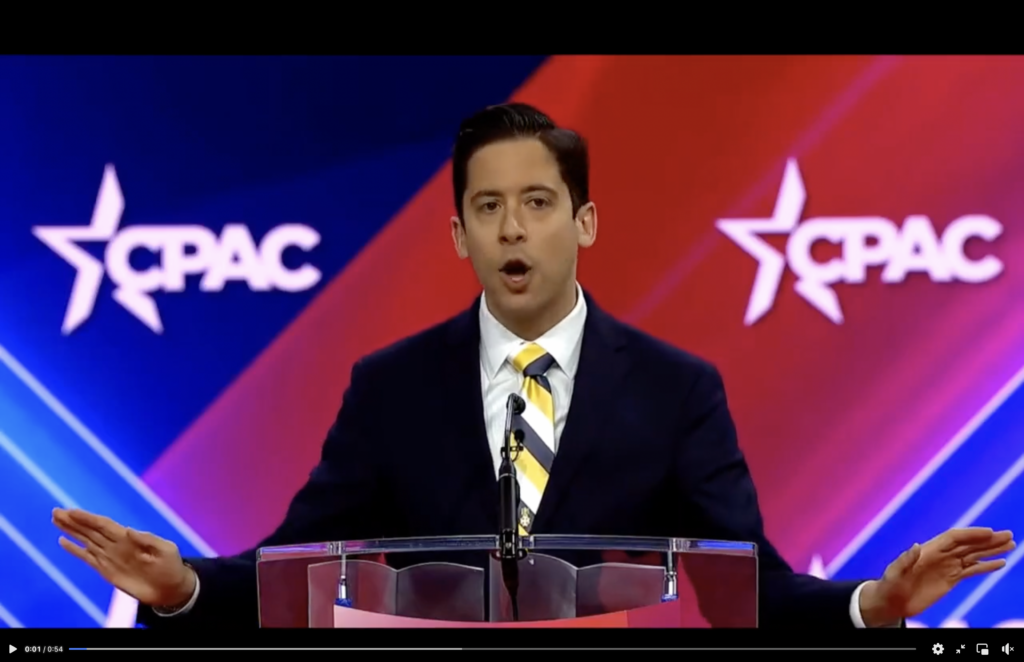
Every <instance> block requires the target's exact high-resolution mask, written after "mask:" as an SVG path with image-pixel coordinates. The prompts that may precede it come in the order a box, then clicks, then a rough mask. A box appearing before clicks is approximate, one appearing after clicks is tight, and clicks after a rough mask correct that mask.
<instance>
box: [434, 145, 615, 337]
mask: <svg viewBox="0 0 1024 662" xmlns="http://www.w3.org/2000/svg"><path fill="white" fill-rule="evenodd" d="M462 201H463V217H464V219H465V225H464V226H463V223H462V222H460V221H459V219H458V218H453V219H452V238H453V239H454V241H455V248H456V251H457V252H458V254H459V257H462V258H466V257H468V258H469V260H470V262H471V263H472V264H473V270H474V271H476V275H477V278H479V279H480V284H481V285H483V288H484V291H485V292H486V293H487V301H488V305H489V307H490V308H491V309H492V311H493V312H495V313H496V314H497V313H499V311H500V313H502V314H504V315H505V316H506V317H509V318H512V319H516V318H518V319H526V318H529V317H531V316H536V315H539V314H542V313H543V311H545V310H547V309H548V308H550V307H551V306H553V305H557V303H558V302H559V301H561V300H562V299H564V298H565V297H566V296H572V297H573V299H572V300H573V301H574V300H575V281H576V257H577V252H578V249H579V247H580V246H583V247H587V246H590V245H591V244H592V243H593V242H594V238H595V237H596V231H597V217H596V212H595V210H594V206H593V204H587V205H585V206H584V207H582V208H581V209H580V210H579V211H578V213H577V214H576V216H575V217H573V213H572V201H571V199H570V196H569V189H568V187H567V186H566V184H565V182H564V181H563V180H562V176H561V174H560V172H559V169H558V162H557V161H556V160H555V157H554V155H553V154H552V153H551V152H550V151H549V150H548V148H547V147H545V146H544V144H543V143H541V142H540V141H539V140H536V139H518V140H508V141H503V142H497V143H492V144H490V145H487V146H486V147H483V148H481V149H480V150H478V151H477V152H476V153H475V154H474V155H473V157H472V158H471V159H470V160H469V164H468V167H467V180H466V192H465V194H464V195H463V198H462ZM564 312H565V313H567V312H568V311H564ZM499 317H500V315H499Z"/></svg>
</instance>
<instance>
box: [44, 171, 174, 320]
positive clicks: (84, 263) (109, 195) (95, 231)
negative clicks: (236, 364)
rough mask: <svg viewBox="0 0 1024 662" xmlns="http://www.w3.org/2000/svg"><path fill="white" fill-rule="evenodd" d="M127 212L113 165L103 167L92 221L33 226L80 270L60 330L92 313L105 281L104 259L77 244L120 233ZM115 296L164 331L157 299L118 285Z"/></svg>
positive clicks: (54, 248)
mask: <svg viewBox="0 0 1024 662" xmlns="http://www.w3.org/2000/svg"><path fill="white" fill-rule="evenodd" d="M123 213H124V194H123V193H122V192H121V184H120V182H118V180H117V172H116V171H115V170H114V166H113V165H109V164H108V165H107V166H106V167H105V168H104V169H103V181H102V182H101V183H100V192H99V194H97V196H96V206H95V207H94V208H93V212H92V221H91V222H90V223H89V225H87V226H42V227H34V228H32V234H34V235H35V236H36V237H37V238H38V239H39V240H40V241H42V242H43V243H44V244H46V245H47V246H49V247H50V249H52V250H53V252H54V253H56V254H57V255H60V256H61V257H62V258H64V260H65V261H66V262H67V263H68V264H70V265H71V266H73V267H74V268H75V270H76V271H77V274H76V275H75V283H74V285H73V286H72V287H71V298H70V299H68V307H67V310H66V311H65V313H64V323H63V324H62V325H61V331H62V332H63V333H64V335H68V334H70V333H71V332H73V331H74V330H75V329H77V328H78V327H79V326H81V325H82V324H83V323H84V322H85V320H87V319H89V317H90V316H91V315H92V312H93V308H94V307H95V306H96V297H97V296H98V295H99V291H100V284H101V283H102V282H103V275H104V268H103V263H102V262H100V261H99V260H97V259H96V258H94V257H93V256H92V255H90V254H89V253H88V251H86V250H85V249H83V248H82V247H81V246H79V245H78V242H82V241H110V240H111V239H113V238H114V235H116V234H117V230H118V227H119V226H120V224H121V215H122V214H123ZM113 296H114V300H115V301H117V302H118V303H119V304H121V305H122V306H124V307H125V308H126V309H127V310H128V311H129V312H131V313H132V314H133V315H135V316H136V317H138V318H139V319H140V320H142V322H143V323H145V324H146V326H148V327H149V328H150V329H152V330H153V331H154V332H156V333H161V332H163V323H162V322H161V320H160V312H159V310H157V307H156V302H155V301H153V299H152V298H151V297H149V296H148V295H147V294H145V293H144V292H138V291H133V290H129V289H126V288H123V287H117V288H116V289H115V290H114V294H113Z"/></svg>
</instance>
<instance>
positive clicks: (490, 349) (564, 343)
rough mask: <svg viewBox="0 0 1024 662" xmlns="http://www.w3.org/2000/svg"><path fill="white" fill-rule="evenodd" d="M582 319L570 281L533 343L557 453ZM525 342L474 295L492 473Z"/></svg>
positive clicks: (856, 610)
mask: <svg viewBox="0 0 1024 662" xmlns="http://www.w3.org/2000/svg"><path fill="white" fill-rule="evenodd" d="M586 320H587V302H586V299H584V297H583V290H582V288H580V286H579V284H577V285H576V305H575V307H573V309H572V312H570V313H569V314H568V315H567V316H566V317H565V319H563V320H562V321H561V322H559V323H558V324H556V325H555V326H554V327H553V328H552V329H551V330H550V331H548V332H547V333H545V334H544V335H542V336H541V337H540V338H537V340H535V341H533V342H534V343H536V344H537V345H540V346H541V347H542V348H543V349H544V351H546V352H547V353H548V354H550V355H551V356H552V358H554V359H555V363H554V365H552V366H551V368H550V369H549V370H548V372H547V375H546V376H547V378H548V382H549V383H550V384H551V391H552V398H553V399H554V404H555V449H554V450H555V452H556V453H557V452H558V440H559V439H561V437H562V430H564V429H565V419H566V416H568V414H569V403H570V402H572V388H573V383H574V380H575V378H576V369H577V368H578V367H579V363H580V347H581V346H582V343H583V326H584V324H585V322H586ZM528 344H530V343H529V342H528V341H526V340H523V339H522V338H519V337H518V336H516V335H515V334H514V333H512V332H511V331H509V330H508V329H506V328H505V327H504V326H502V324H501V322H499V321H498V320H497V318H495V317H494V315H493V314H492V313H491V311H490V309H489V308H488V307H487V297H486V296H485V295H481V297H480V387H481V390H482V392H483V404H484V419H485V421H486V425H487V441H488V444H489V446H490V449H491V458H492V459H493V461H494V472H495V476H497V472H498V466H499V465H500V464H501V449H502V447H503V445H504V440H503V439H502V435H503V434H504V431H505V404H506V402H507V401H508V396H509V394H510V393H521V392H522V390H523V375H522V373H520V372H519V371H517V370H516V369H515V367H513V365H512V361H511V359H512V357H513V356H515V355H516V353H517V352H518V351H519V350H521V349H522V348H523V347H525V346H526V345H528ZM863 588H864V584H861V585H860V586H858V587H857V589H856V590H855V591H854V592H853V598H852V599H851V600H850V618H851V619H852V620H853V623H854V625H855V626H856V627H858V628H864V627H866V626H865V624H864V619H863V618H862V617H861V613H860V593H861V591H862V590H863ZM198 597H199V578H198V577H196V590H195V592H194V593H193V594H192V599H191V600H189V602H188V604H186V605H185V606H184V607H183V608H182V609H180V610H178V611H175V612H163V611H157V612H156V613H158V614H160V615H161V616H176V615H178V614H184V613H186V612H188V611H189V610H190V609H192V607H193V605H195V603H196V599H197V598H198Z"/></svg>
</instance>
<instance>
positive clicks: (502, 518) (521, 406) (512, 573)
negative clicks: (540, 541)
mask: <svg viewBox="0 0 1024 662" xmlns="http://www.w3.org/2000/svg"><path fill="white" fill-rule="evenodd" d="M525 409H526V401H525V400H523V399H522V398H521V397H520V396H519V395H517V394H515V393H512V394H510V395H509V396H508V401H507V402H506V403H505V434H504V437H503V443H502V449H501V464H500V465H499V467H498V506H499V511H498V527H499V529H498V531H499V532H498V546H499V551H498V555H499V556H498V558H499V559H500V560H501V575H502V579H503V580H504V581H505V590H507V591H508V597H509V600H510V601H511V603H512V620H513V621H518V620H519V600H518V596H517V594H518V592H519V560H520V559H521V558H523V556H525V551H524V550H522V549H521V548H520V546H519V544H520V543H519V480H518V478H517V477H516V467H515V463H514V462H513V457H514V455H513V453H515V452H518V451H519V448H520V443H521V442H520V441H519V439H521V438H522V434H523V433H522V432H521V431H520V430H516V432H517V433H518V434H517V435H516V443H515V446H514V447H513V444H512V435H513V432H512V420H513V418H514V417H515V416H518V415H520V414H522V413H523V411H524V410H525Z"/></svg>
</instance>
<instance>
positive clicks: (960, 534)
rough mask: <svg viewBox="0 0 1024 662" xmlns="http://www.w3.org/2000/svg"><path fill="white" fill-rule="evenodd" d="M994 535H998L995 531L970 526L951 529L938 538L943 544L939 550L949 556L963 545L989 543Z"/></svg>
mask: <svg viewBox="0 0 1024 662" xmlns="http://www.w3.org/2000/svg"><path fill="white" fill-rule="evenodd" d="M1000 533H1005V532H1000ZM994 535H996V532H995V531H993V530H992V529H990V528H988V527H984V526H969V527H966V528H962V529H950V530H949V531H946V532H945V533H942V534H940V535H939V536H938V537H939V540H940V542H941V543H942V544H941V545H940V547H939V549H940V551H942V552H943V553H944V554H948V553H950V552H952V551H953V550H954V549H956V548H957V547H959V546H961V545H977V544H978V543H984V542H987V541H989V540H991V539H992V536H994Z"/></svg>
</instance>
